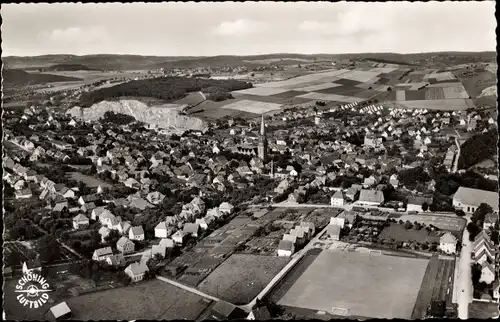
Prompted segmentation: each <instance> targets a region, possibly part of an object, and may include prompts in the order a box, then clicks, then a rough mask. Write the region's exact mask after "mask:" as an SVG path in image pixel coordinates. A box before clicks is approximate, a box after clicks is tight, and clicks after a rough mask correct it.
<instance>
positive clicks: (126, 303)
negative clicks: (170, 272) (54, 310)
mask: <svg viewBox="0 0 500 322" xmlns="http://www.w3.org/2000/svg"><path fill="white" fill-rule="evenodd" d="M66 302H67V303H68V306H69V307H70V308H71V310H72V311H73V319H76V320H81V321H88V320H94V321H98V320H125V319H126V320H135V319H147V320H174V319H178V320H181V319H187V320H195V319H196V318H197V317H198V316H199V315H200V314H201V313H202V312H203V310H204V309H205V308H206V307H207V306H208V305H209V304H210V300H206V299H204V298H202V297H200V296H198V295H195V294H193V293H190V292H188V291H185V290H182V289H180V288H177V287H175V286H173V285H171V284H168V283H165V282H162V281H159V280H156V279H155V280H151V281H147V282H142V283H138V284H136V285H132V286H128V287H121V288H116V289H111V290H106V291H101V292H94V293H88V294H85V295H81V296H78V297H72V298H68V299H66Z"/></svg>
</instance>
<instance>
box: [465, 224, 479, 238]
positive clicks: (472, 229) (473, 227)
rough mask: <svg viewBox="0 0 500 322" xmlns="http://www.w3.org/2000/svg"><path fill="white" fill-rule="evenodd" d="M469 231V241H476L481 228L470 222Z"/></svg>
mask: <svg viewBox="0 0 500 322" xmlns="http://www.w3.org/2000/svg"><path fill="white" fill-rule="evenodd" d="M467 231H468V232H469V240H470V241H474V239H475V238H476V236H477V235H478V234H479V233H480V232H481V228H479V227H478V226H477V225H476V224H475V223H474V222H470V223H468V224H467Z"/></svg>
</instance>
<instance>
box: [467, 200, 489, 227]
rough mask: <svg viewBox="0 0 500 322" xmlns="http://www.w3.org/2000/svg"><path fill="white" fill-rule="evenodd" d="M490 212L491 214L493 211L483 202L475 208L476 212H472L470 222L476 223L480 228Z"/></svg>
mask: <svg viewBox="0 0 500 322" xmlns="http://www.w3.org/2000/svg"><path fill="white" fill-rule="evenodd" d="M490 212H493V209H492V208H491V206H490V205H488V204H486V203H484V202H483V203H481V204H480V205H479V207H477V209H476V211H475V212H474V214H473V215H472V217H471V220H472V221H473V222H476V223H478V224H479V226H481V225H482V224H483V222H484V219H485V217H486V214H488V213H490Z"/></svg>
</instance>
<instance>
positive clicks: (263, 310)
mask: <svg viewBox="0 0 500 322" xmlns="http://www.w3.org/2000/svg"><path fill="white" fill-rule="evenodd" d="M246 319H247V320H252V321H253V320H257V321H264V320H271V319H272V317H271V313H270V312H269V310H268V309H267V307H266V306H261V307H259V308H255V309H253V310H252V311H250V313H249V314H248V316H247V318H246Z"/></svg>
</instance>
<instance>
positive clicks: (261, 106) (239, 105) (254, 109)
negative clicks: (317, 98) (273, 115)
mask: <svg viewBox="0 0 500 322" xmlns="http://www.w3.org/2000/svg"><path fill="white" fill-rule="evenodd" d="M305 98H308V97H305ZM281 106H282V104H276V103H265V102H256V101H249V100H242V101H238V102H234V103H231V104H228V105H225V106H223V107H222V108H223V109H230V110H237V111H243V112H248V113H254V114H264V113H267V112H271V111H276V110H279V109H280V108H281Z"/></svg>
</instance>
